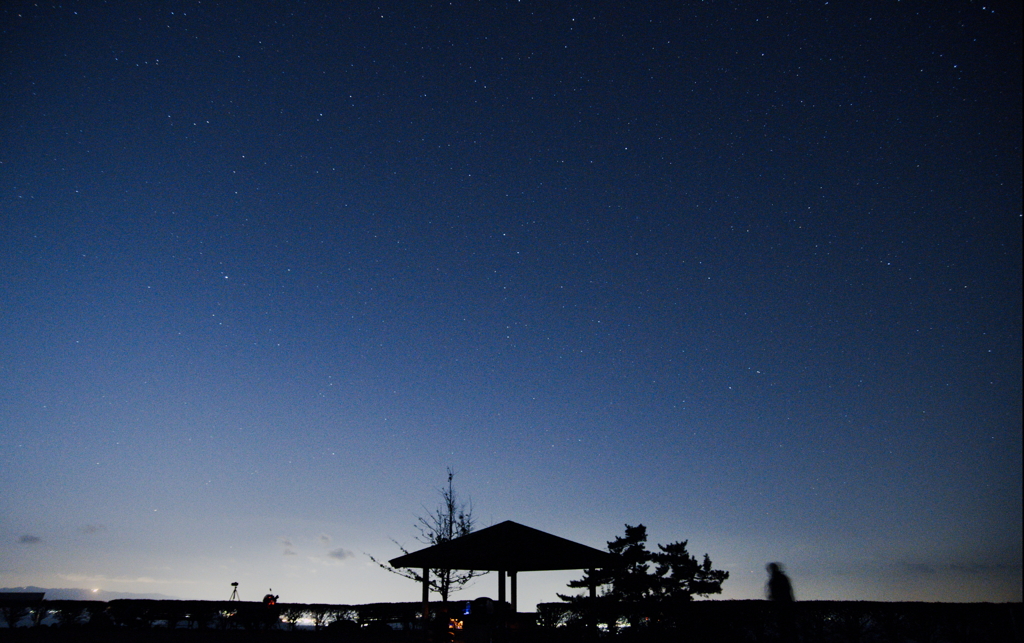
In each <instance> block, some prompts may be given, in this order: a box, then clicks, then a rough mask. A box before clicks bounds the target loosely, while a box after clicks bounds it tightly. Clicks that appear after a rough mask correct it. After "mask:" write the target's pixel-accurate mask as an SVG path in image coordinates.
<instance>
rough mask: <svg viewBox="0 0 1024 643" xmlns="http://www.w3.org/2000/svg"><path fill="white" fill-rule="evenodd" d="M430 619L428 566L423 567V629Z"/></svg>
mask: <svg viewBox="0 0 1024 643" xmlns="http://www.w3.org/2000/svg"><path fill="white" fill-rule="evenodd" d="M429 620H430V568H429V567H424V568H423V629H424V630H426V629H427V623H428V622H429Z"/></svg>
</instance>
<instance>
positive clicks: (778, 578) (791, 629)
mask: <svg viewBox="0 0 1024 643" xmlns="http://www.w3.org/2000/svg"><path fill="white" fill-rule="evenodd" d="M765 569H767V570H768V584H767V585H766V587H765V594H767V596H768V600H769V601H771V602H773V603H775V605H776V609H775V618H776V625H777V627H778V633H779V638H778V640H779V641H783V642H789V641H796V640H797V636H796V615H795V614H794V613H793V611H794V609H793V602H794V600H795V599H794V598H793V583H791V582H790V580H789V576H786V572H784V571H782V565H781V564H780V563H768V565H767V566H766V567H765Z"/></svg>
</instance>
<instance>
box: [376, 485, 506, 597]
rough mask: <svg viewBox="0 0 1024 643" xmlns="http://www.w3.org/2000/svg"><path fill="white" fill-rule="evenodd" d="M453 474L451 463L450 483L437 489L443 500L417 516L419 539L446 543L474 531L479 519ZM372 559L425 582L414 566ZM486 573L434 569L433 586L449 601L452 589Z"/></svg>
mask: <svg viewBox="0 0 1024 643" xmlns="http://www.w3.org/2000/svg"><path fill="white" fill-rule="evenodd" d="M454 478H455V472H454V471H453V470H452V468H451V467H448V485H447V486H446V487H443V488H441V489H438V493H440V494H441V502H440V504H438V506H437V508H435V509H434V510H433V511H428V510H427V509H426V507H424V511H427V513H426V514H425V515H423V516H419V517H418V518H417V522H416V525H415V526H416V529H417V530H418V531H419V532H420V535H419V536H418V537H417V538H416V540H418V541H420V542H421V543H423V544H425V545H428V546H429V545H439V544H441V543H446V542H448V541H450V540H454V539H456V538H459V537H460V536H465V535H466V534H468V533H470V532H472V531H473V529H474V527H475V524H476V521H475V519H474V518H473V505H472V503H470V502H463V501H461V500H460V499H459V497H458V494H456V492H455V485H454V482H453V480H454ZM391 541H392V542H393V543H395V545H398V548H399V549H400V550H401V551H402V553H403V554H408V553H409V551H408V550H407V549H406V548H405V547H402V546H401V545H399V544H398V542H397V541H396V540H395V539H394V538H392V539H391ZM370 560H372V561H373V562H375V563H377V564H378V565H379V566H380V567H381V568H382V569H386V570H387V571H389V572H391V573H393V574H398V575H399V576H404V577H405V578H408V579H411V580H414V581H416V582H417V583H421V582H423V576H422V575H420V574H418V573H416V570H414V569H406V568H395V567H392V566H391V565H389V564H387V563H383V562H381V561H379V560H377V559H376V558H374V557H373V556H370ZM486 573H487V572H481V571H476V570H456V569H431V570H430V574H429V575H430V580H429V584H430V589H432V590H434V591H435V592H437V593H438V594H440V595H441V600H442V601H443V602H445V603H447V602H448V596H449V595H450V594H451V593H452V592H456V591H458V590H460V589H462V588H463V587H465V586H466V584H468V583H469V582H470V581H471V580H473V579H474V578H476V577H477V576H483V575H484V574H486Z"/></svg>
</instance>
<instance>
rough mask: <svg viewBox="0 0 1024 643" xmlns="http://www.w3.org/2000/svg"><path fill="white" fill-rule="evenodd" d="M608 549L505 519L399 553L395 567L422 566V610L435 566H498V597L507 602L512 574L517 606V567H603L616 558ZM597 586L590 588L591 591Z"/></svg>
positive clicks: (481, 568)
mask: <svg viewBox="0 0 1024 643" xmlns="http://www.w3.org/2000/svg"><path fill="white" fill-rule="evenodd" d="M615 560H616V557H615V556H614V555H612V554H609V553H608V552H604V551H601V550H599V549H594V548H593V547H588V546H586V545H581V544H580V543H577V542H573V541H571V540H567V539H565V538H561V537H559V536H554V535H552V534H549V533H546V532H543V531H540V530H539V529H534V528H532V527H527V526H525V525H520V524H519V523H516V522H512V521H511V520H506V521H505V522H502V523H498V524H497V525H493V526H491V527H486V528H484V529H481V530H479V531H474V532H472V533H469V534H466V535H465V536H462V537H459V538H455V539H453V540H449V541H448V542H444V543H440V544H438V545H434V546H432V547H427V548H426V549H421V550H419V551H414V552H412V553H410V554H406V555H404V556H399V557H398V558H394V559H392V560H390V561H388V562H389V563H390V565H391V566H392V567H409V568H413V569H421V570H422V572H423V615H424V618H426V616H427V614H428V613H429V594H430V583H429V579H430V576H429V574H430V570H431V569H466V570H475V571H496V572H498V602H499V604H504V602H505V575H506V574H508V575H509V576H510V577H511V585H512V600H511V605H512V611H513V612H515V611H516V574H517V573H518V572H536V571H550V570H559V569H600V568H603V567H609V566H611V565H613V564H614V563H615ZM595 592H596V588H595V587H591V588H590V593H591V595H594V593H595Z"/></svg>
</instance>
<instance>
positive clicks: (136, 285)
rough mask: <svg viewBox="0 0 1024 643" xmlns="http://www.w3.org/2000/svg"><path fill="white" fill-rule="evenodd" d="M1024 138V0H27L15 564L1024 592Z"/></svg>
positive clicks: (146, 575) (367, 578) (0, 82)
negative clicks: (633, 547)
mask: <svg viewBox="0 0 1024 643" xmlns="http://www.w3.org/2000/svg"><path fill="white" fill-rule="evenodd" d="M1021 178H1022V177H1021V15H1020V3H1019V2H1012V3H1001V2H997V3H993V4H986V3H985V2H968V1H962V2H953V1H950V2H931V1H928V2H925V1H919V2H918V1H904V2H892V1H878V2H870V3H863V2H857V3H851V2H842V1H839V2H837V1H835V0H833V1H831V2H823V1H817V2H809V1H808V2H695V1H693V2H686V1H682V0H679V1H677V2H664V3H663V2H578V3H570V2H550V1H547V0H545V1H540V0H524V1H521V2H503V1H498V0H493V1H487V2H477V1H455V2H450V3H427V2H403V3H398V2H394V3H379V2H362V1H352V2H297V1H296V2H260V1H253V2H244V3H242V2H238V3H234V2H205V1H204V2H185V1H181V2H148V3H140V2H99V1H93V2H76V1H68V2H62V3H58V4H52V3H49V2H38V3H36V2H12V1H8V2H4V3H3V5H2V8H0V330H2V342H0V438H2V441H0V444H2V449H0V487H2V489H3V493H2V494H0V586H4V587H16V586H23V585H37V586H43V587H81V588H98V589H103V590H108V591H122V592H138V593H153V592H156V593H162V594H166V595H169V596H175V597H179V598H201V599H227V598H228V596H229V594H230V593H231V586H230V583H231V582H233V581H237V582H239V583H240V586H239V591H240V593H241V597H242V599H243V600H258V599H259V598H260V597H261V596H262V595H263V594H264V593H266V591H267V590H268V589H270V588H272V589H273V591H274V593H276V594H280V596H281V600H282V601H285V602H329V603H366V602H375V601H415V600H417V599H418V598H419V591H420V590H419V588H418V586H416V585H415V584H414V583H412V582H410V581H407V580H404V579H402V578H399V577H397V576H394V575H392V574H388V573H387V572H385V571H383V570H381V569H379V568H377V567H376V566H375V565H374V564H373V563H372V562H371V561H370V560H369V558H368V555H373V556H375V557H377V558H382V559H387V558H391V557H393V556H396V555H398V554H399V553H400V552H399V549H398V546H397V545H396V544H395V543H393V542H392V540H391V539H394V540H396V541H397V542H398V543H400V544H401V545H403V546H405V547H406V548H407V549H410V550H415V549H417V548H419V546H420V545H419V543H417V541H416V540H415V536H416V534H417V532H416V530H415V528H414V523H415V521H416V516H417V515H419V514H422V513H424V507H426V508H427V509H431V508H433V507H434V506H435V505H436V502H437V500H438V498H439V496H438V492H437V490H438V488H439V487H441V486H442V485H443V484H444V482H445V470H446V467H448V466H451V467H453V468H454V470H455V487H456V490H457V491H458V492H460V493H461V494H462V495H463V497H464V498H466V499H467V500H471V501H472V505H473V509H474V513H475V515H476V517H477V519H478V526H480V527H483V526H487V525H490V524H494V523H497V522H501V521H503V520H515V521H517V522H520V523H523V524H526V525H529V526H532V527H536V528H538V529H542V530H545V531H548V532H551V533H554V534H557V535H560V536H563V537H566V538H571V539H573V540H577V541H580V542H583V543H585V544H588V545H592V546H596V547H601V548H603V547H604V546H605V543H606V542H607V541H609V540H611V539H613V538H615V537H616V536H619V535H621V534H622V532H623V528H624V525H626V524H631V525H635V524H638V523H643V524H645V525H647V527H648V531H649V533H650V536H651V542H650V543H649V544H650V546H652V547H653V546H654V545H655V544H656V543H668V542H671V541H675V540H683V539H689V543H690V549H691V552H692V553H695V554H696V555H697V556H698V557H699V556H701V555H702V554H703V553H704V552H707V553H709V554H710V556H711V558H712V560H713V562H714V564H715V566H716V567H718V568H721V569H725V570H728V571H729V572H730V574H731V577H730V578H729V580H728V581H726V583H725V585H724V592H723V594H722V596H723V597H725V598H761V597H762V596H763V588H764V582H765V580H766V576H765V572H764V566H765V564H766V563H767V562H769V561H776V560H777V561H781V562H782V563H784V564H785V565H786V567H787V569H788V571H789V572H790V575H791V576H792V578H793V581H794V586H795V590H796V594H797V598H798V599H835V600H862V599H863V600H946V601H961V600H962V601H979V600H983V601H1005V600H1015V601H1019V600H1021V538H1022V533H1021V531H1022V530H1021V524H1022V518H1021V505H1022V499H1021V488H1022V479H1021V459H1022V454H1021V436H1022V429H1021V426H1022V414H1021V370H1022V369H1021V364H1022V360H1021V354H1022V348H1021V254H1022V253H1021V244H1022V242H1021V223H1022V219H1021ZM579 576H580V574H579V573H575V572H557V573H555V572H548V573H535V574H524V575H522V576H521V577H520V581H519V588H520V608H521V609H522V608H525V609H530V608H532V605H533V603H536V602H538V601H554V600H557V598H556V597H555V593H556V592H559V591H561V592H565V591H566V587H565V583H566V581H568V580H570V579H572V578H577V577H579ZM496 593H497V588H496V579H495V578H494V577H493V575H492V576H488V577H484V578H482V579H479V580H478V581H477V582H476V585H474V586H473V587H472V588H470V589H468V590H466V591H465V592H463V593H462V594H458V595H456V596H457V597H462V598H466V599H471V598H475V597H477V596H481V595H491V596H495V595H496Z"/></svg>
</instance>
